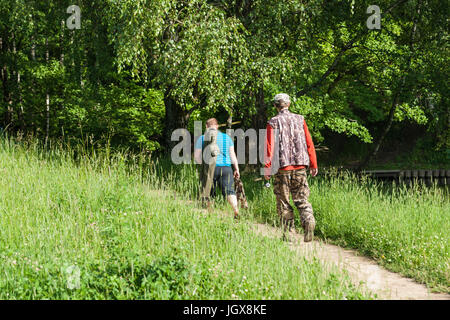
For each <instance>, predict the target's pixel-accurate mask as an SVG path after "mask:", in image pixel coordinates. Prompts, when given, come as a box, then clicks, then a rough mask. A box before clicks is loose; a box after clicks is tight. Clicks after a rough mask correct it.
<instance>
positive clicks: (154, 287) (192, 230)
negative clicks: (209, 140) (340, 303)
mask: <svg viewBox="0 0 450 320" xmlns="http://www.w3.org/2000/svg"><path fill="white" fill-rule="evenodd" d="M36 150H37V149H36V147H33V146H31V147H28V148H27V149H26V150H24V149H23V148H22V147H20V146H18V145H15V144H11V143H9V142H7V141H2V142H0V170H1V173H2V174H1V175H0V185H1V188H0V190H1V191H0V259H1V261H2V263H1V264H0V275H1V276H0V299H344V298H345V299H358V298H368V296H367V295H366V294H362V293H361V291H360V290H359V289H355V288H354V287H353V286H352V285H351V284H350V282H349V279H348V278H347V277H346V276H345V275H342V274H340V273H338V272H337V271H335V270H332V271H331V272H329V271H325V270H324V269H323V267H322V265H321V264H320V263H319V262H318V261H313V262H308V261H305V260H304V259H303V258H301V257H298V256H297V255H295V254H293V253H292V251H290V250H289V248H288V246H287V244H286V243H283V242H281V241H277V240H270V239H267V238H263V237H261V236H257V235H255V234H254V233H252V232H251V230H250V226H249V225H248V224H247V223H245V222H241V223H235V222H234V221H233V220H232V219H231V218H229V219H228V218H220V217H218V216H216V215H204V214H202V213H201V212H199V210H197V209H196V208H195V207H194V206H193V205H189V204H186V202H185V201H183V202H179V201H176V200H173V199H171V198H170V196H169V195H168V192H165V191H163V190H159V191H152V189H156V188H161V187H162V185H164V184H162V185H160V184H159V182H158V180H159V178H157V177H155V176H154V175H152V173H151V172H150V173H149V172H147V178H146V179H144V180H142V179H141V174H142V171H145V170H144V169H143V168H144V167H143V166H142V165H139V164H137V165H136V166H135V167H134V168H131V170H126V165H125V162H124V157H122V156H121V155H117V156H115V158H114V159H112V160H111V161H110V162H106V161H104V159H103V160H102V158H101V157H99V158H97V159H95V160H85V161H81V163H79V164H78V165H75V164H74V163H73V161H71V160H69V157H68V156H67V155H66V154H65V153H63V152H59V151H57V150H54V151H52V152H50V153H48V154H46V155H45V157H44V156H42V155H38V152H37V151H36ZM130 171H131V173H130ZM127 172H128V173H127ZM168 178H174V177H170V176H169V177H168ZM178 181H180V180H178ZM172 183H173V182H172ZM187 183H189V182H187ZM150 186H151V187H150ZM172 186H173V185H172ZM77 273H79V275H80V277H79V279H80V282H78V281H77ZM73 287H75V288H74V289H71V288H73Z"/></svg>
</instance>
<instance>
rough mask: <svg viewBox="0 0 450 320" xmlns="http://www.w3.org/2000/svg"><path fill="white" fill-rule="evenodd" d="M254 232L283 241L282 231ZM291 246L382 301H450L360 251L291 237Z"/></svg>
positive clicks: (261, 228)
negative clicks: (334, 268) (341, 271)
mask: <svg viewBox="0 0 450 320" xmlns="http://www.w3.org/2000/svg"><path fill="white" fill-rule="evenodd" d="M254 230H255V232H257V233H260V234H262V235H264V236H267V237H278V238H279V237H281V232H280V230H279V229H277V228H274V227H271V226H268V225H265V224H254ZM289 246H290V248H291V249H292V250H293V251H296V252H297V253H299V254H301V255H303V256H306V257H312V256H314V257H317V258H319V259H320V260H321V261H323V263H324V264H325V265H336V266H338V267H339V268H342V269H345V270H347V272H348V274H349V276H350V277H351V279H352V281H353V283H354V284H355V285H359V284H360V283H361V282H363V283H364V285H365V287H366V288H367V289H368V290H369V291H371V292H373V293H376V294H377V296H378V299H381V300H391V299H393V300H450V295H448V294H444V293H430V292H429V290H428V289H427V287H426V286H425V285H422V284H419V283H417V282H415V281H414V280H412V279H409V278H405V277H402V276H400V275H399V274H397V273H394V272H391V271H388V270H386V269H384V268H383V267H381V266H379V265H378V264H377V263H376V262H375V261H374V260H372V259H369V258H367V257H364V256H360V255H358V253H357V251H355V250H349V249H344V248H341V247H338V246H335V245H331V244H326V243H324V242H322V241H317V240H316V241H312V242H308V243H305V242H303V235H302V234H298V233H297V232H295V231H293V232H291V233H290V241H289Z"/></svg>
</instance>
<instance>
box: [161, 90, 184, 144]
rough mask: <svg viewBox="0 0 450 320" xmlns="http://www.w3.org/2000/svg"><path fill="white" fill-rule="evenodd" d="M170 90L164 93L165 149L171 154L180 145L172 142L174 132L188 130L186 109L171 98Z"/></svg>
mask: <svg viewBox="0 0 450 320" xmlns="http://www.w3.org/2000/svg"><path fill="white" fill-rule="evenodd" d="M170 90H171V89H170V88H167V89H166V91H165V92H164V106H165V111H166V114H165V118H164V124H165V125H164V133H163V138H164V147H165V148H166V151H168V152H170V151H171V150H172V148H173V147H174V146H175V145H176V144H177V143H178V142H177V141H171V136H172V132H173V131H174V130H176V129H180V128H186V125H187V122H186V115H185V111H184V109H183V108H182V107H181V106H180V105H179V104H178V103H177V102H176V101H175V100H174V99H173V98H172V97H171V96H170Z"/></svg>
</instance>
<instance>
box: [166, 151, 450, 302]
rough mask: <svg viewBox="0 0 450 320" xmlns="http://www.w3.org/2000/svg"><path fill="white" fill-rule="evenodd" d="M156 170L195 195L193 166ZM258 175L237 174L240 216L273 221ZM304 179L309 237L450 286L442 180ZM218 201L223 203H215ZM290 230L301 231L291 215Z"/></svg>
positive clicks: (447, 208) (447, 206) (449, 225)
mask: <svg viewBox="0 0 450 320" xmlns="http://www.w3.org/2000/svg"><path fill="white" fill-rule="evenodd" d="M158 168H159V170H160V172H161V174H163V173H164V176H165V187H166V188H168V189H171V190H176V191H177V192H178V193H179V194H181V195H182V196H184V197H189V198H195V196H196V195H197V186H198V175H197V173H196V167H195V165H183V166H175V165H173V164H171V163H170V161H168V160H162V161H160V163H159V164H158ZM258 178H261V177H260V176H257V175H256V174H248V175H244V177H243V181H244V184H245V190H246V193H247V197H248V199H249V209H248V210H245V211H244V212H242V215H243V216H244V218H246V219H248V220H249V221H260V222H267V223H270V224H272V225H275V226H278V225H279V219H278V216H277V213H276V202H275V196H274V194H273V188H272V187H269V188H266V187H264V184H265V182H264V181H261V180H258ZM255 180H258V181H255ZM308 181H309V183H310V189H311V196H310V202H311V203H312V205H313V209H314V212H315V216H316V220H317V226H316V232H315V234H316V236H318V237H320V238H322V239H325V240H327V241H329V242H333V243H335V244H338V245H341V246H344V247H349V248H354V249H357V250H358V251H359V252H361V253H362V254H364V255H366V256H369V257H372V258H374V259H375V260H377V262H378V263H379V264H381V265H383V266H385V267H386V268H388V269H389V270H392V271H395V272H399V273H401V274H403V275H405V276H407V277H411V278H414V279H415V280H416V281H418V282H420V283H424V284H426V285H427V286H428V287H429V288H431V289H432V290H433V291H437V292H447V293H448V292H450V271H449V270H450V259H449V258H450V252H449V251H450V233H449V230H450V197H449V195H450V192H449V188H448V186H445V187H439V186H436V185H434V186H432V187H426V186H424V185H423V184H420V183H416V184H413V185H412V186H406V185H403V184H401V185H396V184H388V183H382V182H377V181H376V180H372V179H369V178H364V177H362V178H361V177H357V176H355V175H353V174H350V173H347V174H345V173H344V174H339V175H338V174H337V172H333V170H329V171H327V173H326V174H322V175H320V176H318V177H317V178H311V177H309V178H308ZM291 204H292V206H293V207H295V206H294V205H293V203H291ZM218 207H219V208H221V209H226V208H227V207H226V204H225V205H224V204H223V202H221V201H219V203H218ZM228 210H229V209H228ZM297 215H298V212H297ZM297 217H298V216H297ZM296 228H297V229H298V230H299V231H300V232H301V226H300V223H299V219H297V220H296Z"/></svg>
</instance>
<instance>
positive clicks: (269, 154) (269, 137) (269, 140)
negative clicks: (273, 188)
mask: <svg viewBox="0 0 450 320" xmlns="http://www.w3.org/2000/svg"><path fill="white" fill-rule="evenodd" d="M273 140H274V137H273V128H272V126H271V125H270V124H267V127H266V150H265V153H264V167H265V174H264V177H265V179H266V180H269V179H270V175H271V171H272V170H271V166H272V158H273V149H274V148H273V147H274V143H273V142H274V141H273Z"/></svg>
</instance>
